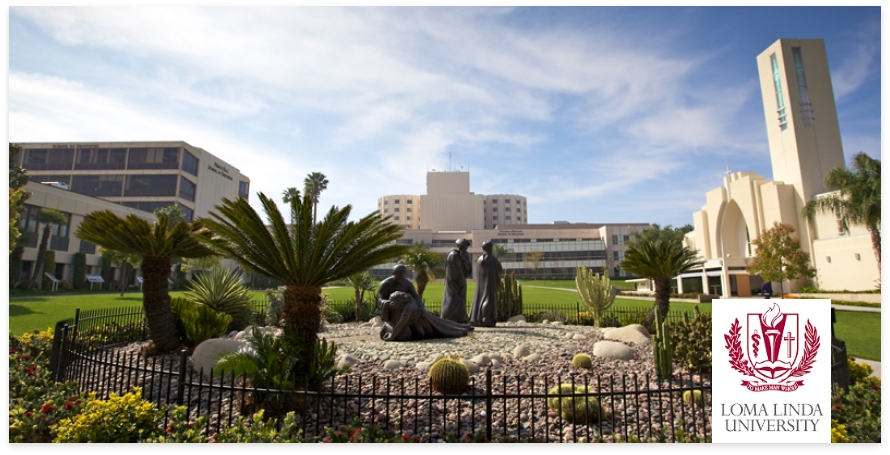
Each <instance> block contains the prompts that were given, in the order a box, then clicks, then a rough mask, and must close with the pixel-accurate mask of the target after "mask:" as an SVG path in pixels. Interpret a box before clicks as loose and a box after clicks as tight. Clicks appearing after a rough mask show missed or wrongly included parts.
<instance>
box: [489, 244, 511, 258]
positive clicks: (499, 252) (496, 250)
mask: <svg viewBox="0 0 890 455" xmlns="http://www.w3.org/2000/svg"><path fill="white" fill-rule="evenodd" d="M512 252H513V249H512V248H507V247H505V246H504V245H503V244H501V243H495V244H493V245H491V255H492V256H494V257H496V258H502V257H504V256H505V255H506V254H507V253H512Z"/></svg>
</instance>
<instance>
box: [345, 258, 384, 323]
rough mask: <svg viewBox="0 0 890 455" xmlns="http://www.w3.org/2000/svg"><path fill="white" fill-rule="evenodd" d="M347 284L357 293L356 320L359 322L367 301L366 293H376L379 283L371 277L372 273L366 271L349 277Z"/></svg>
mask: <svg viewBox="0 0 890 455" xmlns="http://www.w3.org/2000/svg"><path fill="white" fill-rule="evenodd" d="M346 282H347V283H349V285H350V286H352V289H353V290H354V291H355V320H356V321H358V320H359V319H360V316H361V308H362V304H363V303H364V301H365V292H374V288H375V285H376V284H377V281H376V280H375V279H374V277H373V276H372V275H371V272H368V271H367V270H365V271H363V272H358V273H353V274H352V275H349V276H348V277H346Z"/></svg>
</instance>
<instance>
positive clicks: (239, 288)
mask: <svg viewBox="0 0 890 455" xmlns="http://www.w3.org/2000/svg"><path fill="white" fill-rule="evenodd" d="M188 288H189V291H190V292H188V293H187V294H186V298H188V299H189V300H192V301H194V302H196V303H200V304H202V305H207V306H208V307H210V308H211V309H213V310H214V311H217V312H219V313H226V314H228V315H229V316H231V317H232V322H231V323H230V324H229V330H242V329H244V328H245V327H247V326H248V325H250V320H251V317H252V313H251V310H250V297H251V296H252V295H253V293H252V292H251V291H250V289H249V288H248V287H247V286H245V285H244V284H242V283H241V277H239V276H238V275H237V274H235V273H234V272H232V271H231V270H229V269H227V268H224V267H213V268H211V269H210V270H209V271H207V272H205V273H202V274H201V275H200V276H199V277H198V278H197V279H196V280H194V281H193V282H191V283H189V285H188Z"/></svg>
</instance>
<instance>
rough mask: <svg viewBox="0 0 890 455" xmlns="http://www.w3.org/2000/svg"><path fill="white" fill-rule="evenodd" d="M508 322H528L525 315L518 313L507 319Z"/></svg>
mask: <svg viewBox="0 0 890 455" xmlns="http://www.w3.org/2000/svg"><path fill="white" fill-rule="evenodd" d="M507 322H526V319H525V316H523V315H521V314H517V315H516V316H513V317H511V318H509V319H507Z"/></svg>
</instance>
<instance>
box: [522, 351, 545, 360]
mask: <svg viewBox="0 0 890 455" xmlns="http://www.w3.org/2000/svg"><path fill="white" fill-rule="evenodd" d="M538 360H541V354H538V353H537V352H535V353H533V354H529V355H527V356H525V357H523V358H522V361H523V362H537V361H538Z"/></svg>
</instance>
